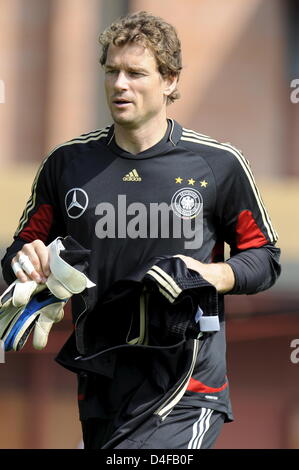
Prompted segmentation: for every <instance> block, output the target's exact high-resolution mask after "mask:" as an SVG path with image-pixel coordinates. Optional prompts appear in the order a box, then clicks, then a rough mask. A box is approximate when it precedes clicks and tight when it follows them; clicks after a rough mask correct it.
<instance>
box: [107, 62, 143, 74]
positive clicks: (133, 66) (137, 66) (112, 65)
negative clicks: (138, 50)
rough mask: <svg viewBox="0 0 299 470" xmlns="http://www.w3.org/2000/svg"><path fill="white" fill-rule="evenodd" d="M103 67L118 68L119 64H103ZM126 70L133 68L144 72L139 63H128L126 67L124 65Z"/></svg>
mask: <svg viewBox="0 0 299 470" xmlns="http://www.w3.org/2000/svg"><path fill="white" fill-rule="evenodd" d="M105 68H106V69H118V68H119V66H118V65H114V64H105ZM126 68H127V70H133V71H136V72H145V71H146V69H145V68H144V67H142V66H140V65H128V67H126Z"/></svg>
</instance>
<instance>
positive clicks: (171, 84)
mask: <svg viewBox="0 0 299 470" xmlns="http://www.w3.org/2000/svg"><path fill="white" fill-rule="evenodd" d="M177 83H178V77H177V75H169V76H168V77H167V78H165V90H164V95H165V96H170V95H171V93H173V92H174V90H175V89H176V86H177Z"/></svg>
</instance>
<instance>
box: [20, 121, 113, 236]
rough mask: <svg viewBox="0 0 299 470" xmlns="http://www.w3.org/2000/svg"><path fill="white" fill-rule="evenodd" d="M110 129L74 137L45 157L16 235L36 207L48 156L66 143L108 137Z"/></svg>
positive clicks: (79, 142)
mask: <svg viewBox="0 0 299 470" xmlns="http://www.w3.org/2000/svg"><path fill="white" fill-rule="evenodd" d="M109 129H110V127H109V126H107V127H105V128H104V129H98V130H96V131H93V132H89V133H88V134H83V135H82V136H80V137H78V138H76V139H73V140H70V141H68V142H65V143H64V144H61V145H58V146H57V147H55V148H54V149H53V150H52V151H51V152H50V153H49V154H48V155H47V156H46V157H45V158H44V160H43V161H42V163H41V165H40V167H39V169H38V171H37V174H36V176H35V178H34V181H33V183H32V188H31V195H30V198H29V199H28V201H27V204H26V207H25V209H24V211H23V214H22V217H21V219H20V222H19V226H18V228H17V230H16V232H15V236H18V235H20V233H21V232H22V230H23V228H24V227H25V224H26V223H27V221H28V219H29V213H30V211H31V210H32V209H34V207H35V205H36V188H37V184H38V180H39V176H40V174H41V171H42V169H43V167H44V166H45V163H46V162H47V160H48V158H50V157H51V155H52V154H53V153H54V152H55V151H56V150H58V149H59V148H61V147H64V146H66V145H73V144H82V143H87V142H90V141H92V140H100V139H101V138H103V137H107V135H108V132H109Z"/></svg>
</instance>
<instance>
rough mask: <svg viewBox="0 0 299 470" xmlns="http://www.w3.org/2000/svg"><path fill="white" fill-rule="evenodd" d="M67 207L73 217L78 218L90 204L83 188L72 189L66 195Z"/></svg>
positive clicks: (68, 212)
mask: <svg viewBox="0 0 299 470" xmlns="http://www.w3.org/2000/svg"><path fill="white" fill-rule="evenodd" d="M64 202H65V208H66V212H67V215H68V216H69V217H70V218H71V219H78V218H79V217H81V215H82V214H83V213H84V212H85V210H86V208H87V206H88V196H87V194H86V192H85V191H84V190H83V189H81V188H72V189H70V190H69V191H68V192H67V193H66V196H65V200H64Z"/></svg>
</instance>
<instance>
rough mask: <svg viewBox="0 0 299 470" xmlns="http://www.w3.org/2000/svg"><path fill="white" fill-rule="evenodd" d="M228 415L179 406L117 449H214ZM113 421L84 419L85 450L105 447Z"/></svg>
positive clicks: (158, 418)
mask: <svg viewBox="0 0 299 470" xmlns="http://www.w3.org/2000/svg"><path fill="white" fill-rule="evenodd" d="M224 420H225V415H224V414H223V413H221V412H219V411H215V410H212V409H209V408H194V407H190V408H186V407H181V406H176V407H175V408H174V409H173V410H172V411H171V412H170V413H169V414H168V415H167V417H166V418H165V419H164V420H161V418H160V417H159V416H155V417H154V419H153V420H152V421H151V424H150V426H149V425H148V423H145V424H144V425H141V426H139V427H138V429H136V430H135V431H133V432H132V433H131V434H130V435H129V437H127V438H125V439H124V441H122V442H120V443H118V444H117V445H116V446H115V447H113V448H114V449H210V448H212V447H213V445H214V444H215V441H216V439H217V437H218V436H219V434H220V431H221V429H222V426H223V424H224ZM112 430H113V426H112V421H111V420H104V419H100V418H90V419H87V420H84V421H82V431H83V441H84V449H101V448H102V447H103V445H105V443H107V442H108V441H109V439H110V437H111V434H112Z"/></svg>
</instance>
